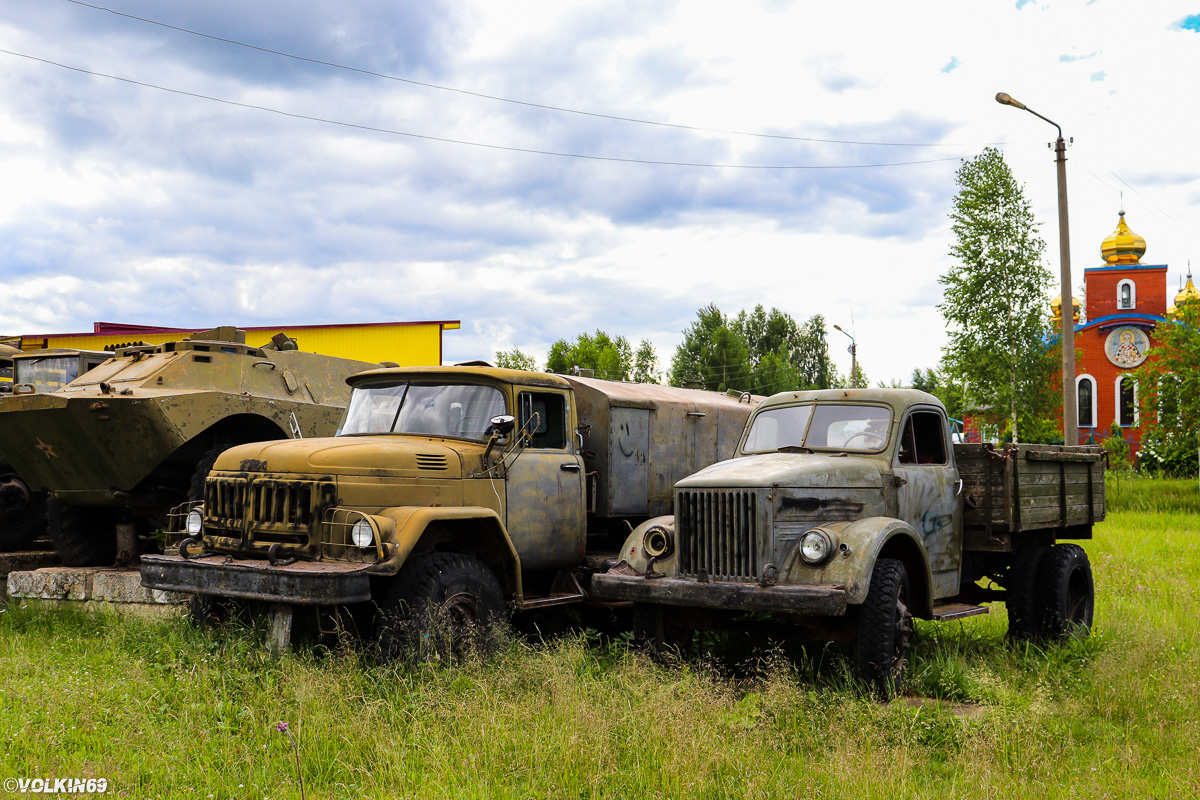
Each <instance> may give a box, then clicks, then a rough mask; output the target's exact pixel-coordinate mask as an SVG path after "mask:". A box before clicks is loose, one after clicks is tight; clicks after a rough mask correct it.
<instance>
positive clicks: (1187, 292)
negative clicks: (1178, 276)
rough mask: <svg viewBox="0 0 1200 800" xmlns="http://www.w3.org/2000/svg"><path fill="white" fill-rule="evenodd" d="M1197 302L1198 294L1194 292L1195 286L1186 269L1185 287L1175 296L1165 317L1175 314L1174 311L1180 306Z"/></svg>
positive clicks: (1199, 293) (1189, 271)
mask: <svg viewBox="0 0 1200 800" xmlns="http://www.w3.org/2000/svg"><path fill="white" fill-rule="evenodd" d="M1197 300H1200V292H1198V291H1196V285H1195V284H1194V283H1192V270H1191V269H1190V268H1189V269H1188V275H1187V286H1184V287H1183V289H1182V291H1180V292H1179V294H1177V295H1175V302H1174V303H1172V304H1171V307H1170V308H1168V309H1167V316H1171V315H1172V314H1174V313H1175V309H1176V308H1178V307H1179V306H1182V305H1191V304H1192V303H1195V302H1196V301H1197Z"/></svg>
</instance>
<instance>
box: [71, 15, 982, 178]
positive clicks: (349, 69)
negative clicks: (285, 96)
mask: <svg viewBox="0 0 1200 800" xmlns="http://www.w3.org/2000/svg"><path fill="white" fill-rule="evenodd" d="M66 2H68V3H73V4H75V5H77V6H84V7H86V8H91V9H95V10H96V11H106V12H108V13H109V14H113V15H115V16H118V17H125V18H126V19H132V20H137V21H138V22H144V23H146V24H147V25H157V26H159V27H161V28H168V29H170V30H173V31H179V32H180V33H186V34H189V35H191V36H200V37H202V38H205V39H211V40H213V41H216V42H224V43H226V44H232V45H236V46H238V47H245V48H247V49H249V50H257V51H259V52H260V53H269V54H271V55H275V56H282V57H283V58H291V59H294V60H296V61H304V62H306V63H309V64H317V65H319V66H323V67H332V68H333V69H341V70H346V71H347V72H357V73H359V74H360V75H370V76H371V77H374V78H383V79H384V80H389V81H398V82H400V83H408V84H411V85H413V86H423V87H425V88H427V89H437V90H438V91H442V92H454V93H455V94H462V95H468V96H470V97H478V98H481V99H484V100H494V101H496V102H499V103H511V104H513V105H518V106H526V107H528V108H540V109H543V110H546V111H557V112H561V113H564V114H578V115H580V116H585V117H597V118H599V119H611V120H615V121H617V122H631V123H635V124H638V125H654V126H656V127H661V128H676V129H678V130H685V131H694V132H697V133H720V134H723V135H726V136H753V137H756V138H760V139H783V140H786V141H793V142H819V143H822V144H854V145H867V146H872V147H970V146H972V145H965V144H954V143H949V142H927V143H922V142H864V141H854V140H848V139H820V138H816V137H811V136H786V135H783V134H776V133H755V132H751V131H736V130H724V129H721V128H703V127H700V126H697V125H683V124H678V123H672V122H659V121H656V120H648V119H639V118H637V117H623V116H619V115H617V114H602V113H599V112H596V111H581V110H579V109H576V108H566V107H563V106H552V105H547V104H545V103H534V102H530V101H527V100H514V99H512V98H508V97H500V96H498V95H493V94H484V93H483V92H473V91H470V90H469V89H459V88H456V87H453V86H443V85H441V84H437V83H429V82H427V81H418V80H413V79H412V78H401V77H399V76H397V75H388V74H387V73H383V72H374V71H372V70H369V69H361V68H359V67H351V66H347V65H345V64H338V63H336V62H333V61H322V60H321V59H318V58H309V57H307V56H298V55H295V54H293V53H286V52H284V51H282V50H272V49H271V48H269V47H260V46H258V45H253V44H248V43H246V42H240V41H238V40H237V39H228V38H226V37H223V36H214V35H213V34H210V33H202V32H200V31H196V30H192V29H190V28H182V27H180V26H178V25H171V24H168V23H166V22H159V21H157V20H153V19H148V18H147V17H139V16H136V15H134V14H126V13H125V12H123V11H115V10H113V9H111V8H106V7H105V6H98V5H95V4H93V3H85V2H83V0H66ZM990 144H991V145H994V146H999V145H1003V144H1005V143H1004V142H992V143H990ZM687 166H694V165H687Z"/></svg>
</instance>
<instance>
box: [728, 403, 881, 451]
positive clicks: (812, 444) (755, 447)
mask: <svg viewBox="0 0 1200 800" xmlns="http://www.w3.org/2000/svg"><path fill="white" fill-rule="evenodd" d="M891 421H892V412H891V411H890V410H889V409H887V408H885V407H883V406H859V405H842V404H834V403H813V404H808V405H802V406H784V407H782V408H769V409H767V410H765V411H762V412H760V413H759V414H757V415H756V416H755V417H754V422H753V423H752V424H751V426H750V432H749V433H748V434H747V435H746V444H745V445H744V446H743V447H742V452H745V453H770V452H774V451H777V450H781V449H783V448H785V447H808V448H811V449H813V450H838V451H856V452H863V453H877V452H879V451H880V450H882V449H883V448H884V447H886V446H887V440H888V428H889V426H890V425H891Z"/></svg>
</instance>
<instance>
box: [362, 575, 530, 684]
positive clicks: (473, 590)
mask: <svg viewBox="0 0 1200 800" xmlns="http://www.w3.org/2000/svg"><path fill="white" fill-rule="evenodd" d="M506 624H507V615H506V614H505V604H504V591H503V590H502V589H501V588H500V581H498V580H497V579H496V576H495V574H494V573H493V572H492V571H491V570H490V569H488V567H487V565H485V564H484V563H483V562H482V561H480V560H479V559H477V558H473V557H471V556H468V555H463V554H461V553H432V554H430V555H426V556H421V557H419V558H417V559H415V560H413V561H412V562H411V563H408V564H405V565H404V568H403V569H401V570H400V574H399V576H397V577H396V579H395V580H393V581H392V585H391V587H390V588H389V589H388V592H387V596H386V597H385V599H384V603H383V607H382V608H381V609H380V614H379V619H378V621H377V623H376V627H375V635H376V641H377V643H378V646H379V660H380V661H381V662H384V663H386V662H390V661H396V660H398V659H412V660H420V661H425V660H443V661H446V660H452V659H454V658H457V657H460V656H462V655H464V654H466V653H469V652H472V651H474V652H482V653H485V654H486V653H488V652H491V651H492V650H494V649H495V647H496V645H497V644H498V643H499V634H500V632H501V631H502V630H503V629H504V628H505V626H506Z"/></svg>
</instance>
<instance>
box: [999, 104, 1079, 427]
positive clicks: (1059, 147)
mask: <svg viewBox="0 0 1200 800" xmlns="http://www.w3.org/2000/svg"><path fill="white" fill-rule="evenodd" d="M996 102H997V103H1000V104H1001V105H1005V106H1012V107H1013V108H1019V109H1022V110H1024V111H1028V112H1029V113H1030V114H1033V115H1034V116H1035V117H1038V118H1039V119H1044V120H1046V122H1049V123H1050V124H1051V125H1053V126H1054V127H1055V128H1058V141H1056V142H1055V143H1054V154H1055V159H1054V160H1055V162H1056V163H1057V165H1058V260H1059V270H1060V276H1059V277H1060V279H1061V281H1062V294H1060V295H1059V297H1061V298H1062V303H1063V313H1062V338H1061V339H1060V341H1061V342H1062V383H1063V386H1062V390H1063V444H1068V445H1074V444H1079V419H1078V417H1079V411H1078V409H1077V408H1076V405H1075V319H1074V316H1075V314H1074V304H1073V303H1072V302H1071V237H1070V233H1069V227H1068V225H1067V143H1066V142H1064V141H1063V135H1062V127H1061V126H1060V125H1059V124H1058V123H1057V122H1055V121H1054V120H1052V119H1049V118H1047V117H1043V116H1042V115H1041V114H1039V113H1037V112H1036V111H1034V110H1033V109H1032V108H1029V107H1028V106H1026V105H1025V104H1024V103H1022V102H1020V101H1019V100H1015V99H1013V98H1012V97H1010V96H1009V95H1007V94H1005V93H1004V92H1000V93H998V94H997V95H996ZM1068 309H1070V311H1068Z"/></svg>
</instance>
